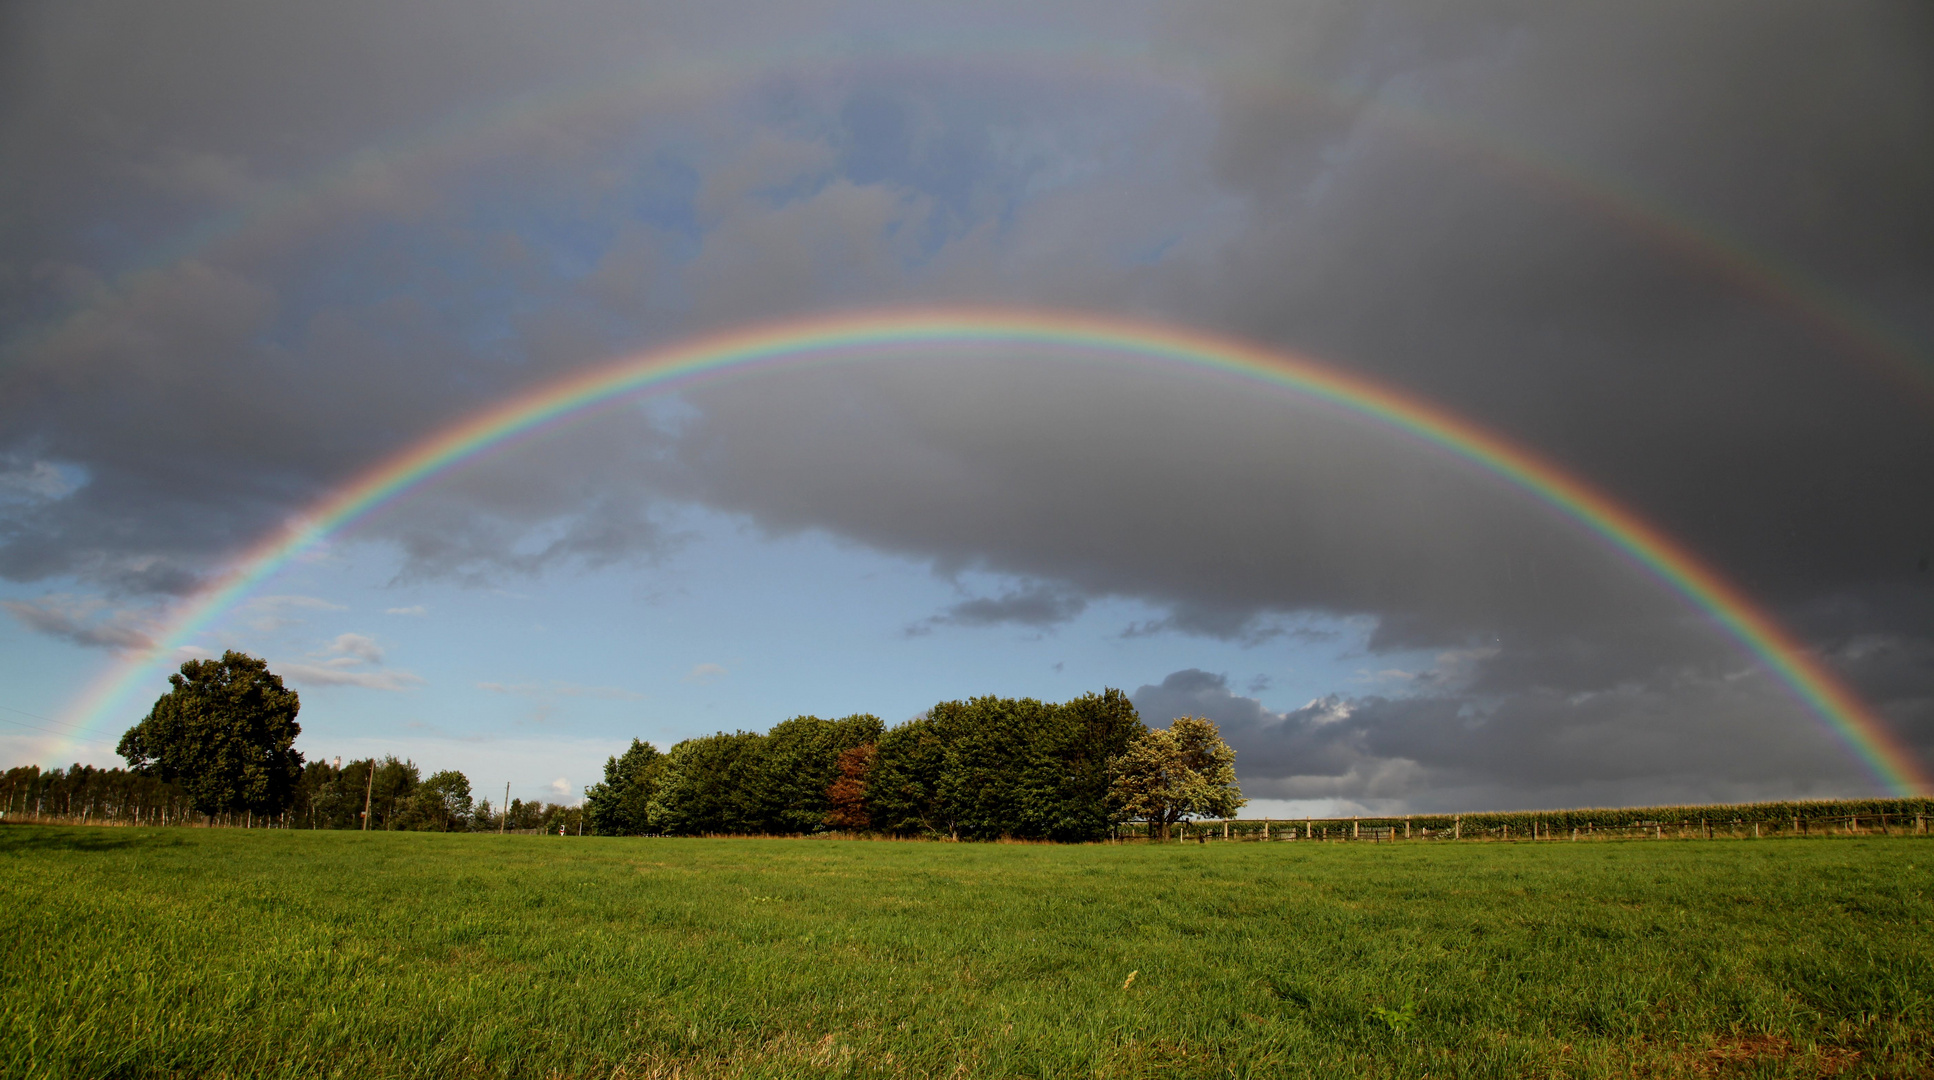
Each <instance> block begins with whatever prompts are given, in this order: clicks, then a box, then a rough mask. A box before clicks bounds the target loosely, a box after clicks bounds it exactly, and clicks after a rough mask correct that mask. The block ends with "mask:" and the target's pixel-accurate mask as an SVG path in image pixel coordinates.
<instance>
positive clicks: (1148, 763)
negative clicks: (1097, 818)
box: [1109, 716, 1248, 840]
mask: <svg viewBox="0 0 1934 1080" xmlns="http://www.w3.org/2000/svg"><path fill="white" fill-rule="evenodd" d="M1111 771H1112V772H1113V774H1114V782H1113V784H1111V785H1110V787H1109V799H1110V802H1111V803H1112V804H1113V806H1114V808H1115V810H1116V812H1117V813H1119V814H1120V815H1121V816H1122V817H1123V818H1124V819H1128V820H1137V821H1146V822H1148V823H1149V826H1150V829H1151V831H1155V832H1157V833H1159V835H1160V836H1161V838H1162V839H1164V840H1166V839H1168V835H1169V827H1170V826H1172V825H1174V824H1175V823H1176V822H1178V821H1183V820H1186V819H1188V818H1194V817H1213V818H1226V817H1232V816H1234V815H1235V812H1236V811H1237V810H1240V809H1241V808H1242V806H1243V804H1244V803H1245V802H1247V801H1248V800H1246V799H1244V798H1243V797H1242V789H1241V788H1239V787H1238V786H1237V785H1236V752H1235V751H1234V750H1232V749H1230V747H1229V744H1228V743H1226V742H1223V741H1222V733H1221V732H1219V731H1217V730H1216V726H1215V723H1214V721H1211V720H1208V719H1205V718H1203V717H1199V716H1183V717H1178V718H1176V720H1175V721H1174V722H1173V723H1171V724H1170V725H1169V726H1168V727H1166V728H1154V729H1151V730H1149V731H1148V732H1146V733H1144V734H1143V735H1141V736H1140V737H1138V738H1136V739H1135V740H1134V741H1133V742H1131V743H1129V745H1128V749H1127V750H1126V751H1125V752H1124V753H1123V754H1122V755H1121V756H1120V757H1118V758H1116V759H1115V761H1114V763H1113V768H1112V770H1111Z"/></svg>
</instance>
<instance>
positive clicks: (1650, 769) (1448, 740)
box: [1131, 669, 1860, 811]
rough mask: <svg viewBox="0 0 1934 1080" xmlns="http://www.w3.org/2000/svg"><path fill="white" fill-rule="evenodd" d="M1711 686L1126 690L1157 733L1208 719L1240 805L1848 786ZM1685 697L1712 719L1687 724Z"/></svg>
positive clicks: (1761, 692)
mask: <svg viewBox="0 0 1934 1080" xmlns="http://www.w3.org/2000/svg"><path fill="white" fill-rule="evenodd" d="M1714 682H1715V681H1711V680H1704V679H1700V678H1694V677H1683V676H1682V678H1681V680H1679V681H1678V682H1677V683H1674V684H1667V685H1663V686H1657V687H1640V686H1635V685H1628V686H1624V687H1619V688H1614V689H1612V690H1608V691H1606V692H1604V693H1600V694H1587V695H1560V694H1554V693H1550V692H1544V691H1528V692H1524V693H1520V694H1516V695H1513V696H1511V697H1509V698H1506V699H1503V701H1502V703H1499V702H1498V701H1496V700H1491V701H1485V700H1483V699H1479V698H1476V697H1474V696H1472V695H1467V694H1461V693H1455V692H1453V693H1429V692H1426V693H1424V694H1421V695H1419V696H1411V697H1398V698H1393V697H1384V696H1378V695H1366V696H1361V697H1346V696H1342V695H1329V696H1325V697H1322V698H1318V699H1316V700H1314V701H1311V702H1308V703H1307V704H1305V705H1303V706H1301V707H1300V708H1295V709H1290V710H1287V711H1284V712H1274V711H1271V710H1269V709H1268V708H1266V707H1264V706H1263V704H1262V703H1261V702H1260V701H1258V700H1256V699H1255V698H1250V697H1243V696H1241V695H1239V694H1236V693H1234V692H1233V691H1231V690H1230V689H1229V686H1228V680H1227V679H1226V678H1225V677H1224V676H1222V675H1217V674H1213V673H1210V672H1205V671H1199V670H1194V669H1190V670H1184V671H1177V672H1174V673H1172V674H1170V675H1169V676H1168V677H1167V678H1165V679H1163V680H1162V682H1161V683H1160V684H1159V685H1148V686H1143V687H1141V688H1139V689H1138V690H1136V691H1135V692H1134V694H1133V695H1131V696H1132V698H1133V700H1134V702H1135V707H1136V709H1137V711H1139V712H1140V713H1141V714H1142V719H1143V720H1144V721H1145V722H1147V723H1150V724H1153V725H1156V726H1161V725H1164V724H1166V723H1167V722H1168V721H1169V720H1171V719H1173V718H1174V717H1178V716H1205V717H1208V718H1209V719H1211V720H1214V721H1215V722H1216V724H1217V726H1218V727H1219V728H1220V729H1221V731H1222V734H1223V737H1224V738H1225V739H1227V740H1228V742H1229V744H1230V745H1231V746H1232V747H1234V748H1235V750H1236V772H1237V774H1238V777H1239V778H1240V780H1241V782H1242V785H1243V791H1244V792H1245V793H1246V794H1248V795H1249V796H1250V797H1252V798H1258V797H1259V798H1278V799H1341V800H1347V801H1350V802H1355V803H1358V804H1361V805H1365V806H1369V807H1375V808H1381V809H1387V810H1420V811H1428V810H1448V809H1470V808H1474V807H1480V806H1483V807H1494V808H1500V809H1502V808H1509V807H1522V806H1538V805H1543V806H1602V805H1615V804H1620V803H1624V804H1631V803H1645V802H1653V803H1670V802H1675V801H1683V800H1688V799H1691V800H1699V799H1714V798H1723V799H1739V800H1751V799H1763V798H1776V797H1790V795H1791V794H1793V793H1810V794H1821V793H1826V792H1831V791H1836V790H1843V789H1846V788H1847V787H1849V786H1857V785H1858V784H1859V783H1860V774H1859V768H1858V764H1857V762H1856V761H1855V760H1854V759H1853V758H1852V756H1851V755H1850V754H1848V753H1847V752H1846V751H1845V750H1844V748H1842V747H1840V746H1839V745H1837V744H1836V742H1835V741H1834V740H1833V739H1832V738H1831V737H1830V736H1828V735H1827V734H1826V733H1825V732H1823V731H1821V730H1819V729H1817V728H1808V727H1805V726H1801V725H1795V724H1793V723H1790V722H1772V721H1769V719H1768V716H1769V713H1768V712H1766V711H1765V708H1766V706H1767V705H1769V704H1774V705H1775V706H1776V703H1775V702H1774V701H1773V700H1772V699H1774V698H1776V697H1777V695H1778V693H1779V691H1778V689H1777V688H1774V687H1769V686H1765V685H1761V686H1758V687H1756V688H1754V691H1755V692H1754V693H1753V694H1750V695H1741V694H1739V693H1738V692H1737V691H1736V690H1733V689H1731V688H1722V687H1719V686H1715V685H1714ZM1753 697H1758V699H1759V700H1757V701H1754V700H1752V698H1753ZM1675 698H1676V699H1679V700H1676V701H1675V700H1673V699H1675ZM1686 701H1692V702H1696V703H1698V704H1699V705H1701V706H1704V707H1706V708H1709V709H1712V708H1716V709H1721V710H1724V712H1723V713H1722V714H1721V715H1720V716H1719V717H1717V718H1716V720H1717V722H1713V720H1712V719H1707V720H1703V721H1691V720H1689V719H1688V718H1687V717H1686V716H1685V715H1683V714H1682V713H1681V712H1680V709H1681V708H1682V707H1683V705H1684V703H1685V702H1686ZM1756 710H1758V711H1756ZM1775 712H1777V708H1775ZM1783 793H1785V794H1783Z"/></svg>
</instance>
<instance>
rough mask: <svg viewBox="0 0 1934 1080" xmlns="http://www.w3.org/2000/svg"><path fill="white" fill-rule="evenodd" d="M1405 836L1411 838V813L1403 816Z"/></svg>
mask: <svg viewBox="0 0 1934 1080" xmlns="http://www.w3.org/2000/svg"><path fill="white" fill-rule="evenodd" d="M1403 838H1404V839H1405V840H1408V839H1410V815H1409V814H1405V815H1404V816H1403Z"/></svg>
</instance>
